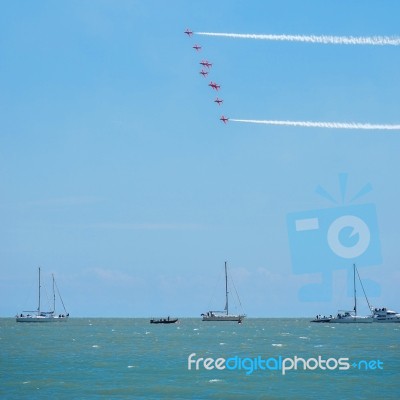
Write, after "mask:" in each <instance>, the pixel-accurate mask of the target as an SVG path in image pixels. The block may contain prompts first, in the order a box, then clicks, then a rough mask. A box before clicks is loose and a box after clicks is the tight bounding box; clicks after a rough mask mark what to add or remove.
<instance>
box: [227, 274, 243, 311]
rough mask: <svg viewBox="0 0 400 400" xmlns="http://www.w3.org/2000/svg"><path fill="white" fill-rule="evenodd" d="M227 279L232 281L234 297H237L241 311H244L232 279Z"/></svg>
mask: <svg viewBox="0 0 400 400" xmlns="http://www.w3.org/2000/svg"><path fill="white" fill-rule="evenodd" d="M229 279H230V281H231V283H232V286H233V288H234V289H235V293H236V297H237V299H238V301H239V305H240V308H241V310H242V312H244V310H243V306H242V302H241V301H240V297H239V293H238V292H237V290H236V286H235V282H234V281H233V279H232V278H231V277H230V278H229Z"/></svg>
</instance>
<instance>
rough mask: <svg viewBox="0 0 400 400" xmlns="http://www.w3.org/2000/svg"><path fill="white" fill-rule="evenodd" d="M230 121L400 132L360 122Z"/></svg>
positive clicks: (391, 126)
mask: <svg viewBox="0 0 400 400" xmlns="http://www.w3.org/2000/svg"><path fill="white" fill-rule="evenodd" d="M229 121H233V122H243V123H247V124H265V125H284V126H302V127H306V128H332V129H369V130H400V124H394V125H389V124H369V123H365V124H362V123H359V122H315V121H274V120H256V119H234V118H229Z"/></svg>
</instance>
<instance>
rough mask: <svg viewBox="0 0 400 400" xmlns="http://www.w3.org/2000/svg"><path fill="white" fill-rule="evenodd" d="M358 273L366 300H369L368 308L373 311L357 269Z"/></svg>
mask: <svg viewBox="0 0 400 400" xmlns="http://www.w3.org/2000/svg"><path fill="white" fill-rule="evenodd" d="M356 272H357V276H358V280H359V281H360V283H361V287H362V290H363V292H364V296H365V300H367V304H368V308H369V309H370V310H371V305H370V304H369V301H368V297H367V294H366V293H365V290H364V285H363V283H362V280H361V278H360V274H359V273H358V269H357V267H356Z"/></svg>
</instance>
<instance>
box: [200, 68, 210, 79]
mask: <svg viewBox="0 0 400 400" xmlns="http://www.w3.org/2000/svg"><path fill="white" fill-rule="evenodd" d="M199 74H202V75H203V76H204V78H205V77H206V76H207V75H208V71H204V69H202V70H201V71H200V72H199Z"/></svg>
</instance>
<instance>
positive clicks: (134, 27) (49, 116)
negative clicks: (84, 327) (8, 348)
mask: <svg viewBox="0 0 400 400" xmlns="http://www.w3.org/2000/svg"><path fill="white" fill-rule="evenodd" d="M399 14H400V4H399V3H398V2H397V1H383V2H382V1H381V2H376V1H369V0H368V1H346V2H344V1H341V2H338V1H317V0H314V1H311V0H309V1H301V2H300V1H297V0H292V1H287V0H282V1H252V2H248V1H219V2H215V1H208V0H205V1H201V2H188V1H171V2H165V1H147V0H146V1H144V0H143V1H96V2H93V1H68V2H67V1H61V2H51V1H41V2H39V3H37V2H36V3H35V4H34V3H32V2H30V1H18V2H9V3H4V4H3V6H2V13H1V15H0V38H1V39H0V50H1V57H0V110H1V112H0V128H1V133H0V190H1V192H0V193H1V198H0V219H1V226H0V243H1V245H0V262H1V270H0V299H1V302H0V315H1V316H4V317H6V316H12V315H14V314H15V313H16V312H19V311H21V310H22V309H26V308H29V307H32V305H36V299H35V296H36V292H35V285H36V279H37V267H38V266H41V267H42V269H43V278H44V279H46V278H47V281H48V285H47V286H48V288H50V280H49V277H50V274H51V273H54V274H55V275H56V279H57V281H58V286H59V288H60V290H61V292H62V294H63V300H64V302H65V303H66V306H67V308H68V310H69V311H70V313H71V315H73V316H122V317H124V316H126V317H132V316H151V315H168V314H169V315H177V316H197V315H199V314H200V313H201V312H204V311H207V309H208V308H209V307H214V308H221V306H223V304H224V302H223V297H224V293H223V281H222V271H223V264H224V261H225V260H227V261H228V263H229V266H230V271H231V275H232V276H233V278H234V281H235V285H236V288H237V290H238V291H239V293H240V297H241V301H242V304H243V307H244V309H245V311H246V312H247V314H248V315H249V316H254V317H255V316H265V317H269V316H271V317H276V316H311V315H315V314H316V313H322V314H323V313H327V314H330V313H333V312H335V311H336V310H337V309H338V308H346V307H351V304H352V300H351V297H348V289H349V288H348V280H347V272H348V271H350V270H351V267H352V262H353V261H354V260H349V263H348V264H349V265H348V271H346V269H345V268H339V267H336V266H335V265H331V266H329V267H327V266H325V265H324V259H323V258H321V271H320V272H319V271H316V272H314V273H311V274H310V273H295V270H294V269H293V267H292V258H291V257H292V256H293V251H294V249H293V248H292V247H291V243H290V240H289V234H288V227H287V218H288V215H289V214H291V213H301V212H304V211H309V210H326V209H328V210H330V209H333V208H334V207H346V206H348V205H349V204H350V203H349V199H350V198H351V197H352V196H354V195H355V194H356V193H357V192H358V191H359V190H360V189H361V188H362V187H363V186H364V185H366V184H368V183H369V184H370V185H371V187H372V188H373V190H372V191H370V192H369V193H368V194H366V195H365V196H363V197H361V198H360V199H358V200H357V201H355V202H354V203H352V204H353V205H357V204H372V205H373V206H374V207H375V209H376V219H377V227H376V226H375V227H374V228H373V229H374V231H373V232H372V233H373V234H374V238H378V239H377V240H379V246H380V253H381V262H380V263H379V265H359V264H358V267H359V271H360V274H361V276H362V278H363V279H365V281H366V287H367V292H368V290H369V291H370V295H371V298H370V301H371V302H372V303H373V304H376V305H377V306H387V307H390V308H394V309H397V310H400V299H399V297H398V294H397V286H398V282H399V279H400V272H399V254H398V242H399V235H400V234H399V229H398V224H399V223H400V211H399V208H398V206H397V204H398V201H399V197H400V189H399V185H398V171H399V167H400V164H399V157H398V154H399V150H400V136H399V132H396V131H392V132H386V131H358V130H333V129H318V128H294V127H277V126H266V125H252V124H239V123H234V122H229V123H228V124H227V125H224V124H222V123H221V122H220V121H219V118H220V116H221V114H224V115H227V116H228V117H231V118H238V119H240V118H243V119H276V120H306V121H308V120H310V121H336V122H363V123H364V122H370V123H383V124H398V123H399V122H400V115H399V106H400V100H399V93H400V78H399V74H398V71H399V66H400V53H399V47H398V46H396V47H395V46H344V45H342V46H339V45H336V46H335V45H316V44H306V43H287V42H267V41H251V40H242V39H228V38H213V37H204V36H196V35H195V36H193V37H191V38H188V37H187V36H186V35H184V33H183V31H184V30H185V29H186V28H187V27H189V28H191V29H192V30H194V31H209V32H235V33H259V34H262V33H266V34H267V33H273V34H300V35H308V34H316V35H341V36H374V35H380V36H383V35H386V36H392V35H393V36H398V35H399V25H398V15H399ZM195 43H199V44H201V45H202V47H203V48H202V50H201V52H199V53H196V52H195V51H194V50H193V49H192V46H193V45H194V44H195ZM203 58H206V59H208V60H209V61H210V62H212V63H213V67H212V69H211V70H210V75H209V79H203V78H202V77H201V75H199V73H198V72H199V71H200V65H199V64H198V63H199V61H200V60H201V59H203ZM211 79H212V80H214V81H216V82H218V83H219V84H220V85H221V90H220V93H219V94H218V96H219V97H220V98H223V99H224V103H223V105H222V106H220V107H218V106H217V105H216V104H215V103H214V102H213V100H214V98H215V93H212V90H211V89H210V88H209V87H208V86H207V84H208V83H209V80H211ZM340 174H347V175H346V176H347V177H348V178H347V191H346V196H345V199H344V201H343V202H342V201H341V192H340V185H339V182H340V178H339V176H344V175H340ZM318 185H320V186H322V187H324V188H325V189H326V190H327V191H328V192H329V193H331V194H332V196H333V197H335V198H336V199H338V203H337V204H333V203H332V202H329V201H328V200H327V199H325V198H323V197H322V196H319V195H318V194H317V193H316V192H315V189H316V187H317V186H318ZM342 203H343V204H342ZM344 211H345V210H344ZM328 213H329V212H328ZM371 229H372V228H371ZM325 234H326V232H325V233H324V232H321V235H325ZM315 245H316V244H313V243H310V245H309V247H306V248H305V249H304V252H306V253H310V254H313V252H314V251H316V250H317V249H315V248H314V247H313V246H315ZM318 254H320V252H319V251H316V257H322V256H321V255H318ZM355 261H357V260H355ZM367 264H368V263H367ZM327 269H328V270H331V271H333V273H332V275H331V276H330V278H327V279H328V281H327V286H326V287H329V288H330V290H331V292H329V290H328V293H329V295H328V298H327V299H323V300H321V299H318V298H314V299H313V300H312V301H305V300H304V298H302V297H301V295H300V292H301V290H302V289H301V288H302V287H304V285H307V284H312V283H317V282H319V281H320V280H321V279H322V278H321V276H322V275H323V274H325V273H326V271H327ZM369 281H374V282H372V283H371V282H370V283H369V284H368V282H369ZM350 289H351V288H350ZM212 299H213V300H212ZM210 302H213V304H210ZM215 303H216V304H215Z"/></svg>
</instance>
